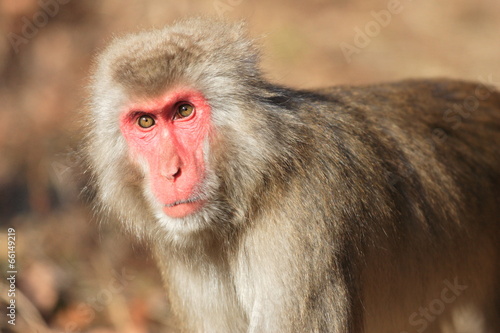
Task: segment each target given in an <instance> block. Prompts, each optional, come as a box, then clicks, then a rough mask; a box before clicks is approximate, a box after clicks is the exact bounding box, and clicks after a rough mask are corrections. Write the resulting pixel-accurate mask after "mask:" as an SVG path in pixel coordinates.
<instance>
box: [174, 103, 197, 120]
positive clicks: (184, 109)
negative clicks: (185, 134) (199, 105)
mask: <svg viewBox="0 0 500 333" xmlns="http://www.w3.org/2000/svg"><path fill="white" fill-rule="evenodd" d="M193 111H194V106H192V105H191V104H187V103H183V104H180V105H179V106H178V107H177V112H176V114H175V119H180V118H186V117H189V116H190V115H192V114H193Z"/></svg>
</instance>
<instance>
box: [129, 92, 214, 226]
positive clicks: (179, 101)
mask: <svg viewBox="0 0 500 333" xmlns="http://www.w3.org/2000/svg"><path fill="white" fill-rule="evenodd" d="M209 125H210V107H209V105H208V104H207V101H206V100H205V98H204V97H203V95H202V94H201V93H199V92H198V91H195V90H190V89H173V90H170V91H169V92H168V93H166V94H165V95H163V96H161V97H159V98H157V99H154V100H150V101H148V102H146V103H138V104H133V105H130V106H129V107H128V108H127V110H126V111H125V112H123V114H122V116H121V117H120V129H121V131H122V133H123V135H124V137H125V139H126V141H127V143H128V145H129V148H130V151H131V153H132V157H133V158H137V157H138V156H140V157H142V159H143V160H145V161H146V162H147V163H148V166H149V172H150V182H151V186H152V188H151V190H152V192H153V194H154V195H155V197H156V198H157V199H158V200H159V202H160V203H161V204H162V205H163V211H164V212H165V214H167V215H169V216H171V217H184V216H187V215H189V214H192V213H194V212H195V211H197V210H198V209H200V208H201V206H202V205H203V201H202V200H200V199H199V198H198V197H197V194H196V193H195V191H196V187H197V185H199V184H200V183H202V181H203V179H204V177H205V163H204V158H203V143H204V141H205V139H206V137H207V135H208V131H209Z"/></svg>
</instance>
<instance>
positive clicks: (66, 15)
mask: <svg viewBox="0 0 500 333" xmlns="http://www.w3.org/2000/svg"><path fill="white" fill-rule="evenodd" d="M200 14H201V15H219V16H225V17H228V18H231V19H239V18H244V19H246V20H247V21H248V24H249V29H250V34H251V35H252V36H253V37H254V38H256V39H257V41H258V43H259V44H260V45H261V47H262V54H263V56H262V60H263V62H262V68H263V70H264V72H265V73H266V76H267V77H268V78H269V79H270V80H271V81H273V82H277V83H281V84H286V85H290V86H293V87H296V88H314V87H320V86H326V85H337V84H363V83H370V82H379V81H389V80H397V79H403V78H409V77H453V78H462V79H468V80H480V81H483V82H489V83H490V84H494V85H497V86H500V37H499V36H500V1H498V0H474V1H472V0H441V1H433V0H413V1H412V0H390V1H387V0H380V1H379V0H372V1H357V0H354V1H349V0H310V1H298V0H288V1H285V0H275V1H264V0H206V1H205V0H203V1H202V0H187V1H186V0H185V1H177V0H127V1H118V0H100V1H97V0H87V1H78V0H39V1H38V0H0V35H1V37H2V38H0V102H1V103H0V264H1V267H0V270H1V271H0V276H1V277H2V280H1V281H0V293H1V294H0V302H1V303H2V304H1V306H0V328H1V332H23V333H24V332H88V333H104V332H106V333H112V332H120V333H122V332H125V333H146V332H173V331H172V329H171V327H170V323H171V320H170V317H169V308H168V304H167V302H166V300H165V297H164V295H163V291H162V286H161V281H160V277H159V273H158V272H157V270H156V268H155V266H154V263H153V261H152V260H151V258H150V255H149V253H148V250H147V249H146V248H145V247H144V246H142V245H141V244H138V243H135V242H133V241H132V240H130V239H128V238H127V236H125V235H123V234H120V232H118V231H116V230H114V229H113V228H112V227H111V226H110V225H109V224H107V223H105V222H104V223H101V222H100V220H99V219H98V218H97V217H95V216H93V214H92V211H91V207H90V205H89V204H88V203H86V201H85V200H82V198H81V196H80V195H79V193H80V192H81V189H82V186H83V185H82V184H83V182H82V180H81V179H80V178H79V177H75V175H74V174H75V172H74V171H75V170H80V169H79V167H80V166H79V165H78V160H77V159H76V158H75V157H74V154H73V153H72V151H74V149H75V148H77V147H78V142H79V140H80V139H81V138H80V137H79V134H78V128H79V126H80V124H79V117H78V113H79V110H81V109H82V107H83V106H84V105H85V94H86V85H87V80H88V78H87V76H88V72H89V67H90V66H91V64H92V59H93V56H94V55H95V53H96V52H97V51H98V50H100V49H102V48H103V47H104V45H106V43H107V42H108V41H109V40H110V38H112V36H114V35H121V34H123V33H126V32H132V31H137V30H140V29H145V28H150V27H161V26H163V25H165V24H169V23H171V22H172V21H174V20H176V19H178V18H185V17H188V16H194V15H200ZM9 228H14V229H15V235H16V244H15V245H16V247H15V252H16V263H15V265H16V266H15V269H16V270H17V273H16V274H15V278H16V287H17V288H16V296H15V299H16V311H17V313H16V325H15V326H13V325H9V324H8V323H7V320H9V317H7V316H6V311H7V308H6V306H7V302H9V301H10V299H11V298H10V297H9V296H8V292H7V290H8V289H9V286H8V284H9V281H8V280H6V278H7V277H8V276H10V274H9V273H7V272H8V271H9V270H10V269H9V267H8V259H9V257H8V244H7V233H8V230H9ZM11 245H12V244H11ZM11 250H12V249H11Z"/></svg>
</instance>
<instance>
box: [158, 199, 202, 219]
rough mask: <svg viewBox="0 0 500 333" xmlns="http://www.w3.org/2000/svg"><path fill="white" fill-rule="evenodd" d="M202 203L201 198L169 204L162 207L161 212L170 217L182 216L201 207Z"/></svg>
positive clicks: (192, 212)
mask: <svg viewBox="0 0 500 333" xmlns="http://www.w3.org/2000/svg"><path fill="white" fill-rule="evenodd" d="M203 204H204V201H202V200H197V201H193V202H180V203H175V204H169V205H165V206H164V207H163V212H164V213H165V214H166V215H168V216H170V217H174V218H182V217H186V216H189V215H191V214H194V213H195V212H197V211H198V210H200V209H201V207H203Z"/></svg>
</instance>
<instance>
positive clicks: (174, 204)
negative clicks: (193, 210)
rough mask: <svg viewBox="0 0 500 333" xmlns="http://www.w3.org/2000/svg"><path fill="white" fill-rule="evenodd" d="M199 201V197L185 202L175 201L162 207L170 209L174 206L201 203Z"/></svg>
mask: <svg viewBox="0 0 500 333" xmlns="http://www.w3.org/2000/svg"><path fill="white" fill-rule="evenodd" d="M201 200H202V199H201V198H200V197H193V198H189V199H186V200H177V201H175V202H173V203H169V204H165V205H163V207H166V208H170V207H175V206H178V205H182V204H190V203H193V202H197V201H201Z"/></svg>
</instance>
